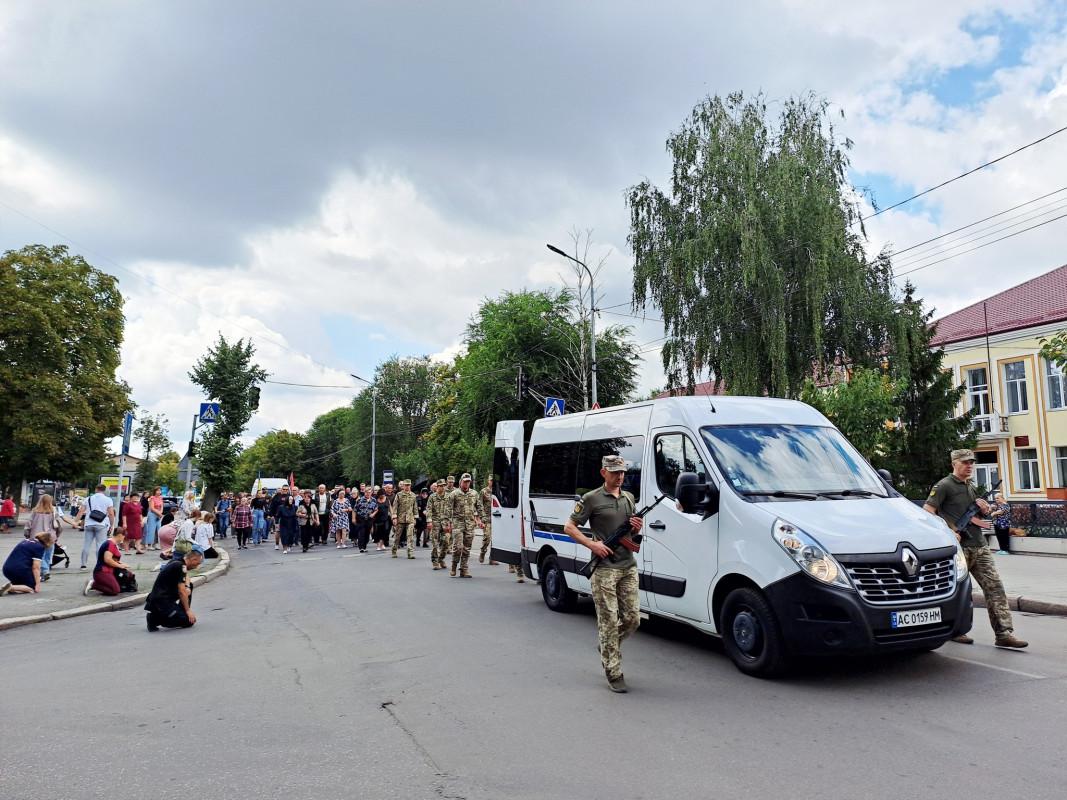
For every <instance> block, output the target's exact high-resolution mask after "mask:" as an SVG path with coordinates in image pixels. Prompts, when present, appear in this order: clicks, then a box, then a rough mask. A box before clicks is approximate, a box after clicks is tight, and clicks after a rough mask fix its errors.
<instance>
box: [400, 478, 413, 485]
mask: <svg viewBox="0 0 1067 800" xmlns="http://www.w3.org/2000/svg"><path fill="white" fill-rule="evenodd" d="M400 485H401V486H411V481H409V480H408V479H407V478H404V480H402V481H400Z"/></svg>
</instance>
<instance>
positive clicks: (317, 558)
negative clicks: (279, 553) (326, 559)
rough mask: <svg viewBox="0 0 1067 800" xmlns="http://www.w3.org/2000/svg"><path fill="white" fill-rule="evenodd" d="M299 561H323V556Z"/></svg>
mask: <svg viewBox="0 0 1067 800" xmlns="http://www.w3.org/2000/svg"><path fill="white" fill-rule="evenodd" d="M297 560H298V561H322V556H311V557H310V558H300V559H297Z"/></svg>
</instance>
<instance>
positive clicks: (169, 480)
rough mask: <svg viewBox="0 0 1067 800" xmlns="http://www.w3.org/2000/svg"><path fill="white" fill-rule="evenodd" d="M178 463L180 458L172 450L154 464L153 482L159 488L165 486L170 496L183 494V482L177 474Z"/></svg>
mask: <svg viewBox="0 0 1067 800" xmlns="http://www.w3.org/2000/svg"><path fill="white" fill-rule="evenodd" d="M179 461H181V456H179V455H178V454H177V453H175V452H174V451H173V450H171V451H170V452H167V453H163V454H162V455H161V456H160V457H159V460H158V461H157V462H156V474H155V480H156V483H158V484H159V485H160V486H166V487H167V491H168V492H170V493H171V494H173V495H179V496H180V495H181V494H182V493H183V492H185V481H183V480H182V479H181V476H180V475H179V474H178V462H179Z"/></svg>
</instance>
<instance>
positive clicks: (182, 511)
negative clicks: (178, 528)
mask: <svg viewBox="0 0 1067 800" xmlns="http://www.w3.org/2000/svg"><path fill="white" fill-rule="evenodd" d="M194 511H196V494H194V493H193V492H186V493H185V497H184V498H183V499H182V501H181V502H180V503H178V506H177V508H175V509H174V522H175V523H176V524H178V525H181V524H182V523H183V522H185V521H186V520H187V519H189V518H190V517H192V516H193V512H194Z"/></svg>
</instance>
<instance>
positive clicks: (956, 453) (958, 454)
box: [952, 448, 974, 461]
mask: <svg viewBox="0 0 1067 800" xmlns="http://www.w3.org/2000/svg"><path fill="white" fill-rule="evenodd" d="M952 460H953V461H974V453H973V452H972V451H971V450H968V449H967V448H963V449H962V450H953V451H952Z"/></svg>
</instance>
